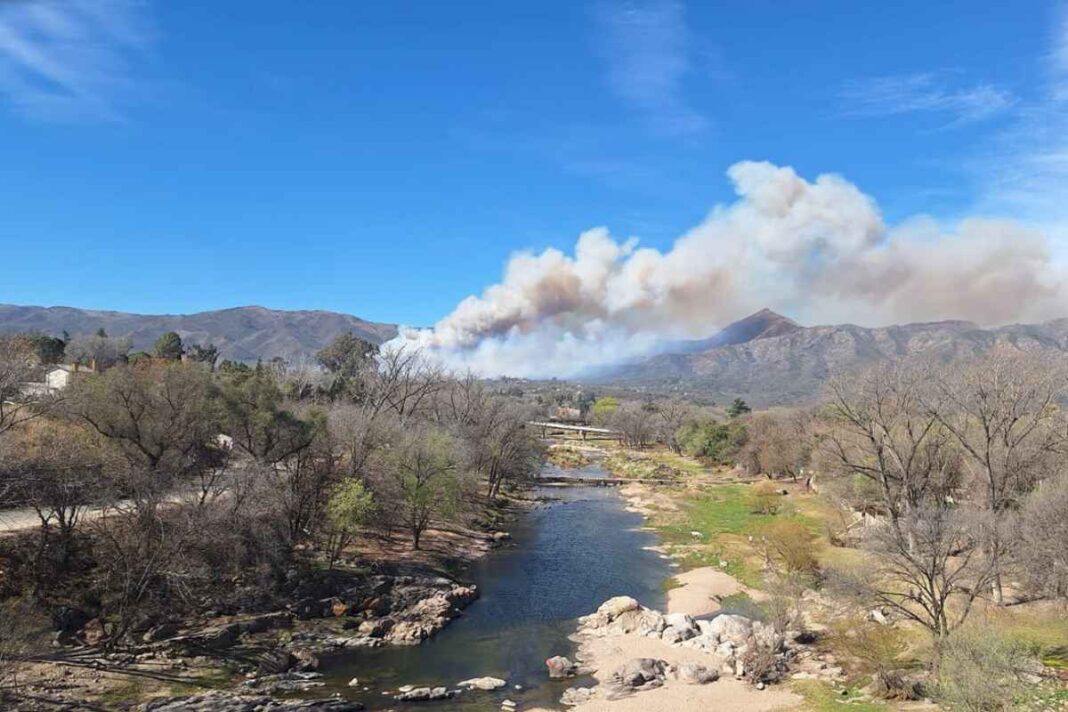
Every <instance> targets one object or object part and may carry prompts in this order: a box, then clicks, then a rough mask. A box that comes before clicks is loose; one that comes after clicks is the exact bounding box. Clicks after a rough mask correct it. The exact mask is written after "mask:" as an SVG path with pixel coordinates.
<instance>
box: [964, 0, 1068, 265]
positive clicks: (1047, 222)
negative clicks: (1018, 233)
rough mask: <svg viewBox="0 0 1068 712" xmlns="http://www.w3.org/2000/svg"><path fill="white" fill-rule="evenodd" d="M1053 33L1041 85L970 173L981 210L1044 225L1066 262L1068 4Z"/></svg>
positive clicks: (986, 144) (986, 147)
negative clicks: (978, 194) (1006, 214)
mask: <svg viewBox="0 0 1068 712" xmlns="http://www.w3.org/2000/svg"><path fill="white" fill-rule="evenodd" d="M1051 28H1052V33H1051V44H1050V48H1049V51H1048V52H1047V53H1046V66H1045V67H1044V69H1045V72H1044V75H1045V77H1046V81H1045V83H1044V84H1042V85H1040V87H1039V91H1038V93H1037V95H1036V96H1035V97H1034V98H1033V99H1031V100H1029V101H1028V102H1026V103H1023V104H1021V105H1020V106H1019V107H1018V108H1017V110H1015V111H1014V112H1013V120H1012V121H1011V122H1010V123H1009V125H1008V126H1006V127H1005V128H1003V129H1001V130H999V131H998V132H996V133H995V135H994V136H993V137H991V138H990V139H989V140H988V141H986V142H984V143H983V144H982V145H981V147H980V150H979V151H978V152H977V155H976V156H975V158H974V159H973V160H972V161H971V162H970V164H969V169H970V170H971V172H972V173H973V175H974V176H975V177H976V180H977V181H978V183H979V186H980V189H981V195H980V205H979V207H980V209H982V210H984V211H986V212H999V213H1009V214H1013V215H1016V216H1019V217H1020V218H1022V219H1026V220H1028V221H1030V222H1032V223H1034V224H1036V225H1040V226H1042V227H1043V228H1044V229H1045V230H1047V231H1048V232H1049V233H1050V234H1051V235H1053V236H1054V248H1055V250H1056V251H1057V252H1058V253H1059V254H1060V255H1061V256H1063V257H1064V258H1068V203H1066V202H1065V196H1068V3H1066V4H1065V5H1063V6H1062V8H1061V12H1060V13H1059V14H1057V15H1056V17H1055V20H1054V22H1053V23H1052V25H1051Z"/></svg>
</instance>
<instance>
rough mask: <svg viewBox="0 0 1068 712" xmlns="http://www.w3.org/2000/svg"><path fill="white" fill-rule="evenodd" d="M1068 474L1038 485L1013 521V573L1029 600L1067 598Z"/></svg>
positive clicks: (1062, 474)
mask: <svg viewBox="0 0 1068 712" xmlns="http://www.w3.org/2000/svg"><path fill="white" fill-rule="evenodd" d="M1066 512H1068V473H1061V474H1060V475H1059V476H1057V477H1054V478H1050V479H1048V480H1046V481H1044V482H1042V483H1041V484H1040V485H1039V486H1038V487H1037V488H1036V489H1035V491H1034V492H1032V493H1031V494H1030V495H1029V496H1028V497H1027V499H1025V500H1024V502H1023V505H1022V506H1021V507H1020V511H1019V514H1018V515H1017V516H1016V517H1015V518H1014V535H1015V541H1014V544H1013V546H1012V550H1013V552H1014V554H1013V563H1014V564H1015V570H1016V571H1018V572H1019V576H1020V577H1021V579H1022V580H1023V581H1024V583H1025V584H1026V590H1027V592H1028V593H1029V594H1031V595H1033V596H1053V597H1059V598H1068V516H1065V513H1066Z"/></svg>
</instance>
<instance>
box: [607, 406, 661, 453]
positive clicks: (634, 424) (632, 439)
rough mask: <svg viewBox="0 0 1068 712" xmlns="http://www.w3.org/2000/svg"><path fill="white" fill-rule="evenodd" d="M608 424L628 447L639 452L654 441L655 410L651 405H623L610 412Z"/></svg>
mask: <svg viewBox="0 0 1068 712" xmlns="http://www.w3.org/2000/svg"><path fill="white" fill-rule="evenodd" d="M608 422H609V424H610V425H611V426H612V427H613V428H615V429H616V430H618V431H619V432H621V433H622V434H623V442H624V443H625V444H626V445H627V446H628V447H634V448H638V449H639V450H641V449H642V448H645V447H647V446H648V445H649V444H650V443H652V442H653V440H654V437H655V432H656V425H657V423H656V408H655V406H653V405H651V404H644V403H643V404H639V403H625V404H623V405H621V406H619V407H618V408H616V409H615V410H614V411H613V412H612V415H611V416H610V417H609V419H608Z"/></svg>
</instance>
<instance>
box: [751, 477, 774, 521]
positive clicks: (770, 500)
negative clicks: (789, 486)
mask: <svg viewBox="0 0 1068 712" xmlns="http://www.w3.org/2000/svg"><path fill="white" fill-rule="evenodd" d="M745 502H746V506H747V507H749V511H750V512H752V513H753V514H778V513H779V510H780V509H782V494H781V493H780V492H779V488H778V487H776V486H775V483H773V482H758V483H757V484H755V485H751V486H750V488H749V491H748V492H747V493H746V495H745Z"/></svg>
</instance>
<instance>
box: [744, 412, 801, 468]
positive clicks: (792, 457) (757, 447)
mask: <svg viewBox="0 0 1068 712" xmlns="http://www.w3.org/2000/svg"><path fill="white" fill-rule="evenodd" d="M811 443H812V438H811V435H810V433H809V428H808V420H807V418H805V417H804V416H803V415H802V414H800V413H796V412H782V411H769V412H766V413H759V414H757V415H755V416H753V417H752V418H750V419H749V422H748V423H747V424H746V441H745V445H744V446H743V447H742V449H741V452H740V453H739V455H738V459H739V462H740V463H741V464H743V465H744V466H745V467H746V469H747V470H749V471H750V472H752V473H753V474H762V475H767V476H768V477H771V478H775V477H790V478H791V479H793V480H795V481H796V480H797V478H798V476H799V475H800V474H801V470H802V469H804V468H805V467H806V466H807V465H808V463H809V460H810V459H811V455H812V444H811Z"/></svg>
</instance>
